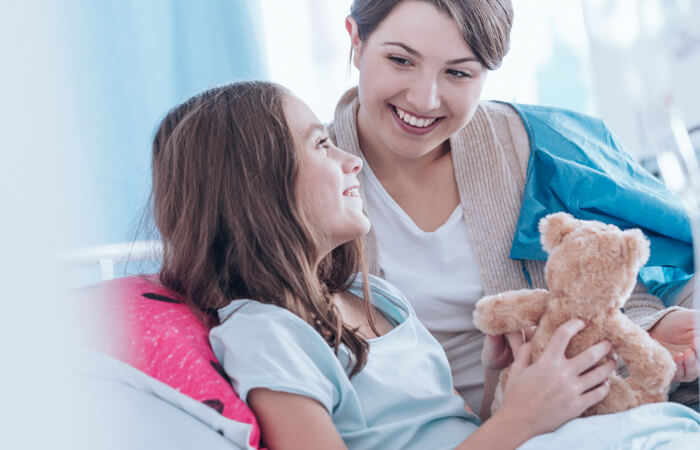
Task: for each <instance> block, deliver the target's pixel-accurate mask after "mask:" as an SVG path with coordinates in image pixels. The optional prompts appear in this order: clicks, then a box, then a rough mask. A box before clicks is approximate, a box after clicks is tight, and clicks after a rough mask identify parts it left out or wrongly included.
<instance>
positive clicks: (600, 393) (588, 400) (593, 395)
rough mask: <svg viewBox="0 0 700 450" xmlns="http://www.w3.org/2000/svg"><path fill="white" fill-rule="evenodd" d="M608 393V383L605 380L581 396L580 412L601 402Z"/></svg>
mask: <svg viewBox="0 0 700 450" xmlns="http://www.w3.org/2000/svg"><path fill="white" fill-rule="evenodd" d="M608 392H610V381H609V380H605V381H604V382H603V383H601V384H600V386H598V387H596V388H593V389H591V390H590V391H588V392H586V393H585V394H583V395H582V396H581V404H582V408H583V409H582V410H581V412H583V411H585V410H587V409H588V408H590V407H591V406H593V405H595V404H596V403H598V402H600V401H601V400H603V399H604V398H605V396H606V395H608Z"/></svg>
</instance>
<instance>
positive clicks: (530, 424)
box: [494, 319, 615, 436]
mask: <svg viewBox="0 0 700 450" xmlns="http://www.w3.org/2000/svg"><path fill="white" fill-rule="evenodd" d="M583 327H584V323H583V321H581V320H578V319H575V320H570V321H568V322H566V323H564V324H563V325H562V326H560V327H559V328H558V329H557V331H556V332H555V333H554V335H552V339H551V340H550V342H549V344H547V347H545V349H544V351H543V352H542V354H541V355H540V357H539V359H538V360H537V361H536V362H535V363H534V364H531V363H530V358H531V346H532V344H531V343H525V344H523V345H522V346H521V347H520V349H519V351H517V352H516V353H515V361H514V362H513V365H512V366H511V371H510V375H509V377H508V382H507V383H506V386H505V389H504V398H503V407H502V408H501V410H500V411H499V413H498V414H496V415H499V414H501V413H502V414H504V415H505V414H507V415H510V416H511V420H512V418H513V416H515V417H519V418H520V420H521V421H522V425H521V426H522V427H524V428H526V429H527V430H528V434H529V435H530V436H535V435H538V434H542V433H548V432H550V431H553V430H555V429H557V428H558V427H559V426H561V425H562V424H564V423H565V422H567V421H569V420H571V419H573V418H575V417H578V416H580V415H581V414H582V413H583V412H584V411H585V410H586V409H588V408H589V407H590V406H592V405H594V404H596V403H598V402H599V401H601V400H602V399H603V398H605V396H606V395H607V394H608V391H609V390H610V387H609V384H608V382H607V378H608V376H609V375H610V374H611V373H612V372H613V370H615V362H614V361H613V360H612V359H608V361H606V362H605V363H604V364H603V365H601V366H600V367H597V368H595V369H592V367H593V366H595V365H596V364H597V363H598V362H599V361H600V360H601V359H603V358H606V356H607V355H608V354H609V353H610V352H611V351H612V344H611V343H610V342H608V341H603V342H600V343H598V344H596V345H593V346H591V347H590V348H588V349H587V350H586V351H584V352H582V353H581V354H579V355H577V356H575V357H573V358H571V359H568V358H566V356H565V354H564V351H565V350H566V347H567V345H568V344H569V341H570V340H571V338H572V337H573V336H574V335H576V333H578V332H579V331H581V330H582V329H583ZM591 369H592V370H591ZM494 417H495V416H494Z"/></svg>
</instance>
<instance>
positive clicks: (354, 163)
mask: <svg viewBox="0 0 700 450" xmlns="http://www.w3.org/2000/svg"><path fill="white" fill-rule="evenodd" d="M341 152H342V153H343V158H344V159H343V171H344V172H345V173H358V172H359V171H360V170H362V158H360V157H358V156H355V155H351V154H350V153H347V152H346V151H344V150H341Z"/></svg>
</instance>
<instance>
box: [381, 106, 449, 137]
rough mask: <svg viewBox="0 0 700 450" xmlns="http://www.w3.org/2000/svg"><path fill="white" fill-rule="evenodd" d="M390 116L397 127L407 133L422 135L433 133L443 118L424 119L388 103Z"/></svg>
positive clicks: (424, 117)
mask: <svg viewBox="0 0 700 450" xmlns="http://www.w3.org/2000/svg"><path fill="white" fill-rule="evenodd" d="M388 106H389V109H390V110H391V115H392V116H393V117H394V119H396V122H397V124H398V126H399V127H400V128H401V129H402V130H404V131H406V132H407V133H411V134H416V135H424V134H428V133H430V132H431V131H433V130H434V129H435V128H436V127H437V126H438V124H439V123H440V121H441V120H442V119H443V118H444V117H426V116H420V115H418V114H414V113H410V112H408V111H406V110H404V109H401V108H399V107H398V106H395V105H392V104H391V103H389V105H388Z"/></svg>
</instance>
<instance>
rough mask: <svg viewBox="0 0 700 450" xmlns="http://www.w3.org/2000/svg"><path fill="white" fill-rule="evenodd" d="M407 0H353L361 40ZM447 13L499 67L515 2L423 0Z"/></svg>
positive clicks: (485, 60) (479, 53)
mask: <svg viewBox="0 0 700 450" xmlns="http://www.w3.org/2000/svg"><path fill="white" fill-rule="evenodd" d="M402 1H404V0H354V1H353V2H352V6H351V7H350V16H352V18H353V19H355V21H356V22H357V30H358V34H359V35H360V40H363V41H364V40H365V39H367V38H368V37H369V36H370V34H372V32H373V31H374V30H375V29H376V28H377V26H379V24H380V23H381V22H382V21H383V20H384V19H385V18H386V16H388V15H389V13H390V12H391V11H392V10H393V9H394V8H395V7H396V5H398V4H399V3H401V2H402ZM420 1H425V2H426V3H430V4H431V5H433V6H434V7H436V8H437V9H438V10H439V11H441V12H443V13H445V14H447V15H448V16H449V17H451V18H452V19H453V20H454V21H455V22H457V27H458V28H459V30H460V32H461V33H462V37H463V38H464V41H465V42H466V43H467V45H469V48H471V50H472V51H473V52H474V55H475V56H476V57H477V58H478V59H479V61H480V62H481V64H483V65H484V67H486V68H487V69H489V70H493V69H497V68H498V67H499V66H500V65H501V62H502V61H503V58H504V57H505V55H506V53H508V48H509V45H510V29H511V27H512V25H513V5H512V4H511V1H510V0H420Z"/></svg>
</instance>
